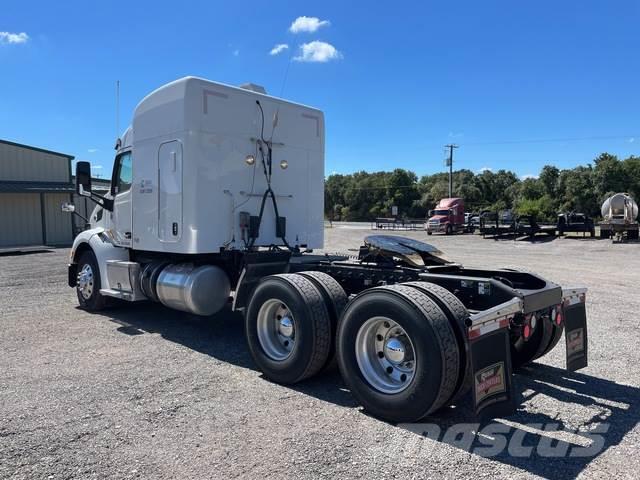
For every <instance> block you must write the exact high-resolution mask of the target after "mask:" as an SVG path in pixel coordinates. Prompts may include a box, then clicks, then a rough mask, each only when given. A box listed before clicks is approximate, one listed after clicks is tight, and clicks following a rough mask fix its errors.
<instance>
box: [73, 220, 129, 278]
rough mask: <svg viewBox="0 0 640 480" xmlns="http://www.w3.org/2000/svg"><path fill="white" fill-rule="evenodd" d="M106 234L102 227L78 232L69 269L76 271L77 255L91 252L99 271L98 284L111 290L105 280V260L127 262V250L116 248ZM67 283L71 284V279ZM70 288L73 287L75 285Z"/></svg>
mask: <svg viewBox="0 0 640 480" xmlns="http://www.w3.org/2000/svg"><path fill="white" fill-rule="evenodd" d="M107 232H108V231H107V230H106V229H105V228H103V227H96V228H92V229H90V230H85V231H83V232H80V233H79V234H78V236H77V237H76V238H75V239H74V241H73V246H72V247H71V253H70V254H69V257H70V260H71V264H70V265H69V268H70V269H71V268H73V269H74V270H75V269H77V265H76V263H77V259H78V256H79V254H80V253H82V252H83V251H85V250H87V249H90V250H92V251H93V253H94V255H95V256H96V260H97V261H98V268H99V269H100V284H101V286H102V288H111V286H110V285H109V279H108V278H107V260H122V261H128V260H129V249H128V248H123V247H118V246H116V245H115V244H114V243H113V239H112V238H111V237H110V236H109V234H108V233H107ZM70 277H71V275H70ZM74 277H75V276H74ZM69 282H70V283H71V278H70V279H69ZM71 286H75V284H74V285H71Z"/></svg>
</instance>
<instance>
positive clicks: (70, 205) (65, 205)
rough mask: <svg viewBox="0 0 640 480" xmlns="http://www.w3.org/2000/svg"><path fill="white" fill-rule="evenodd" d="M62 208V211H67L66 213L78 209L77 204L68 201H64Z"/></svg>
mask: <svg viewBox="0 0 640 480" xmlns="http://www.w3.org/2000/svg"><path fill="white" fill-rule="evenodd" d="M61 209H62V211H63V212H65V213H75V211H76V206H75V205H74V204H73V203H67V202H65V203H63V204H62V205H61Z"/></svg>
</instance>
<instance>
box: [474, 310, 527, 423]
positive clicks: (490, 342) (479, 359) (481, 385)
mask: <svg viewBox="0 0 640 480" xmlns="http://www.w3.org/2000/svg"><path fill="white" fill-rule="evenodd" d="M521 310H522V301H521V300H520V299H519V298H513V299H512V300H509V301H508V302H505V303H503V304H501V305H498V306H497V307H494V308H491V309H489V310H486V311H483V312H480V313H477V314H475V315H472V316H471V318H470V319H469V323H468V324H469V330H468V337H469V352H470V356H471V369H472V372H473V384H472V387H471V394H472V398H473V406H474V410H475V413H476V415H477V416H478V417H479V418H480V419H485V418H495V417H506V416H509V415H512V414H513V413H514V412H515V402H514V392H513V384H512V379H511V342H510V338H509V325H510V322H511V319H512V318H513V316H514V314H516V313H517V312H519V311H521Z"/></svg>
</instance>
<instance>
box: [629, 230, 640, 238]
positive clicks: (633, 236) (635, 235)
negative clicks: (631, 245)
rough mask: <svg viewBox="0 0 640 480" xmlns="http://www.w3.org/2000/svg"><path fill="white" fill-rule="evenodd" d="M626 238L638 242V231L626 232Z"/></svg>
mask: <svg viewBox="0 0 640 480" xmlns="http://www.w3.org/2000/svg"><path fill="white" fill-rule="evenodd" d="M627 238H628V239H629V240H638V230H628V231H627Z"/></svg>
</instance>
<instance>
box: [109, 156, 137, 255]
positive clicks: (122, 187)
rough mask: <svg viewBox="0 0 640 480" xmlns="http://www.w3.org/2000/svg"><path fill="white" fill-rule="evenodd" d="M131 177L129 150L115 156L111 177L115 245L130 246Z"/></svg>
mask: <svg viewBox="0 0 640 480" xmlns="http://www.w3.org/2000/svg"><path fill="white" fill-rule="evenodd" d="M132 179H133V172H132V157H131V152H124V153H121V154H120V155H118V156H117V157H116V161H115V164H114V166H113V178H112V179H111V194H112V195H113V213H112V219H113V228H112V233H113V238H114V240H115V243H116V244H117V245H121V246H123V247H130V246H131V225H132V220H133V218H132V213H131V182H132Z"/></svg>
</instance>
